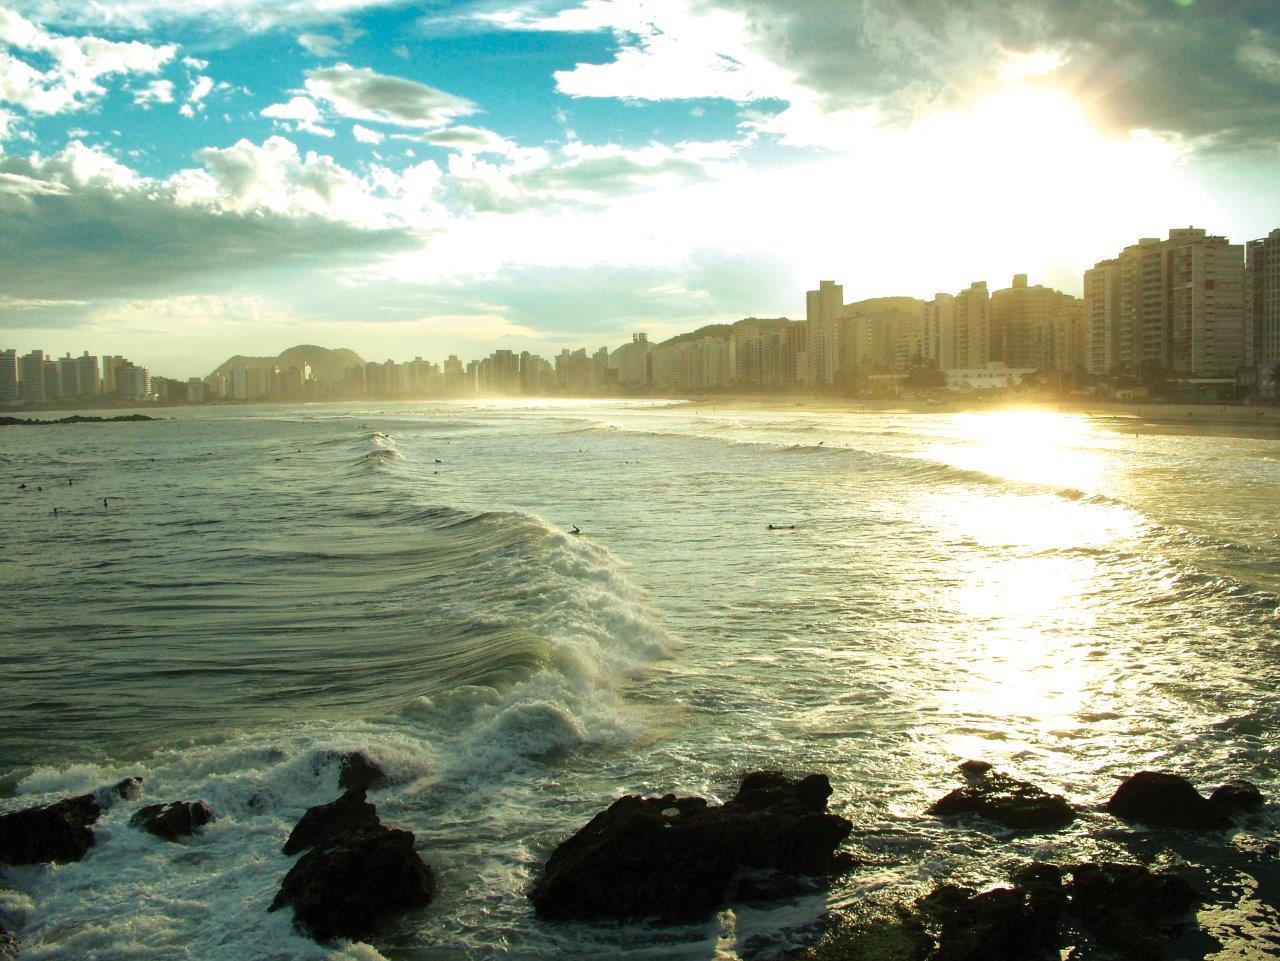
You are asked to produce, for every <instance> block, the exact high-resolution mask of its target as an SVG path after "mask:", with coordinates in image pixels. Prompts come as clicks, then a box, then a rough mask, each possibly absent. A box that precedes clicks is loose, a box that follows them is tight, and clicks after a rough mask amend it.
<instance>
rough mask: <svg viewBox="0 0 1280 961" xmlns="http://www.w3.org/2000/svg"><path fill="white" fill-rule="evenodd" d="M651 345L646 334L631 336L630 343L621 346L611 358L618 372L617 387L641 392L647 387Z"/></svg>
mask: <svg viewBox="0 0 1280 961" xmlns="http://www.w3.org/2000/svg"><path fill="white" fill-rule="evenodd" d="M651 349H652V345H651V344H650V343H649V335H648V334H632V335H631V343H629V344H623V345H622V346H621V347H619V348H618V349H617V350H616V351H614V356H613V358H612V362H613V365H614V366H615V367H616V368H617V370H618V385H619V386H620V387H623V388H625V389H627V390H643V389H644V388H646V387H648V386H649V383H650V379H649V352H650V350H651Z"/></svg>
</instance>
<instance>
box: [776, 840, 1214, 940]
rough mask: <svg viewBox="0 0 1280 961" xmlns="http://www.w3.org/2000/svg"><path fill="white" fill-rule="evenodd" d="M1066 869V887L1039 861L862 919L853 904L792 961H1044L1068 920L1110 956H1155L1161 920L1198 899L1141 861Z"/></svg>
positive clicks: (946, 887) (938, 889)
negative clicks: (989, 882) (986, 885)
mask: <svg viewBox="0 0 1280 961" xmlns="http://www.w3.org/2000/svg"><path fill="white" fill-rule="evenodd" d="M1069 871H1070V875H1071V881H1070V883H1069V884H1067V885H1065V886H1064V884H1063V877H1064V871H1063V869H1061V868H1059V867H1057V866H1055V865H1052V864H1040V863H1033V864H1029V865H1027V866H1026V867H1024V868H1022V869H1020V870H1019V871H1017V872H1015V873H1014V875H1013V877H1012V879H1011V881H1012V883H1011V885H1009V886H1008V887H999V888H995V889H993V890H990V891H983V892H977V891H974V890H973V889H972V888H963V887H958V886H956V885H954V884H941V885H939V886H938V887H936V888H934V890H933V892H932V893H930V894H929V895H927V896H926V897H923V898H920V899H919V900H918V901H916V902H915V904H913V905H907V904H897V905H895V906H894V907H893V909H892V910H885V909H884V908H883V907H880V908H873V910H872V913H871V914H870V916H869V917H868V916H866V915H865V912H863V911H862V908H861V905H860V904H858V903H855V904H854V905H852V906H851V907H850V909H849V911H848V912H846V913H843V914H842V915H841V916H838V917H837V919H836V922H835V923H834V924H833V925H832V926H831V928H830V929H829V931H828V933H827V935H826V936H825V937H824V938H823V939H822V941H820V942H819V943H818V944H816V945H815V946H814V947H813V948H811V949H809V950H808V951H806V952H804V953H802V954H801V955H800V956H799V959H797V961H800V959H803V961H925V959H926V958H927V959H928V961H1048V959H1049V958H1058V957H1059V956H1060V955H1061V954H1062V950H1061V949H1062V948H1063V947H1064V946H1065V945H1064V940H1065V939H1064V936H1063V934H1062V927H1063V920H1064V918H1067V917H1070V918H1071V919H1072V920H1073V921H1074V922H1075V925H1076V926H1078V928H1079V929H1080V930H1082V931H1083V932H1084V933H1085V934H1086V935H1087V936H1088V938H1089V939H1090V941H1092V942H1093V943H1094V944H1096V945H1098V946H1100V947H1101V948H1103V949H1104V950H1105V951H1106V952H1108V954H1109V955H1110V954H1117V955H1119V956H1121V957H1124V958H1131V959H1135V961H1160V959H1161V958H1162V957H1163V948H1162V945H1161V941H1160V938H1161V931H1160V926H1161V925H1163V924H1167V923H1168V922H1169V921H1176V919H1177V918H1178V917H1179V916H1180V915H1183V914H1185V913H1186V912H1187V911H1189V910H1190V909H1191V908H1192V907H1193V906H1194V905H1195V903H1196V901H1197V899H1198V896H1197V895H1196V893H1195V891H1194V890H1193V889H1192V888H1191V886H1190V885H1189V884H1187V883H1186V882H1185V881H1184V880H1182V879H1181V878H1179V877H1178V876H1176V875H1173V874H1169V873H1167V872H1158V871H1157V872H1153V871H1149V870H1148V869H1146V868H1144V867H1142V866H1141V865H1136V864H1111V863H1106V864H1093V863H1087V864H1080V865H1077V866H1076V867H1075V868H1071V869H1069ZM860 913H861V914H862V915H863V916H861V917H860V916H859V915H860ZM1072 957H1075V954H1074V953H1073V954H1072Z"/></svg>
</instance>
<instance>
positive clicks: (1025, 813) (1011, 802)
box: [929, 774, 1076, 831]
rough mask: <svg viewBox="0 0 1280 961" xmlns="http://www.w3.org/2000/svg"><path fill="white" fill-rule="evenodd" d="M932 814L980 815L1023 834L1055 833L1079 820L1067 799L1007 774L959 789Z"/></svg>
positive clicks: (937, 805)
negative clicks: (1076, 818) (1035, 832)
mask: <svg viewBox="0 0 1280 961" xmlns="http://www.w3.org/2000/svg"><path fill="white" fill-rule="evenodd" d="M929 813H930V814H934V815H937V816H938V817H956V816H958V815H962V814H976V815H979V816H980V817H984V818H986V819H987V820H989V821H995V822H996V823H998V824H1003V825H1004V826H1005V827H1010V828H1014V829H1016V830H1020V831H1053V830H1057V829H1058V828H1061V827H1065V826H1066V825H1068V824H1070V823H1071V822H1072V821H1074V820H1075V817H1076V812H1075V809H1074V808H1073V807H1072V806H1071V805H1070V804H1068V803H1067V801H1066V799H1065V798H1063V797H1061V796H1059V795H1057V794H1048V793H1046V792H1045V791H1042V790H1040V788H1038V787H1036V786H1035V785H1034V784H1031V783H1029V782H1027V781H1019V780H1018V779H1017V778H1012V777H1010V776H1009V775H1007V774H990V775H988V776H987V777H985V778H983V779H982V780H981V781H977V782H976V783H972V784H966V785H965V786H964V787H961V788H956V789H955V790H954V791H952V792H951V793H950V794H948V795H947V796H946V797H943V798H941V799H940V800H938V801H936V802H934V804H933V805H932V806H931V807H930V808H929Z"/></svg>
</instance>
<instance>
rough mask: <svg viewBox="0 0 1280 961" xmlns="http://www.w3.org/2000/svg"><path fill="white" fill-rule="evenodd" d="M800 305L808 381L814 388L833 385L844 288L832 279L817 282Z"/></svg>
mask: <svg viewBox="0 0 1280 961" xmlns="http://www.w3.org/2000/svg"><path fill="white" fill-rule="evenodd" d="M804 306H805V310H804V314H805V326H806V327H807V328H808V336H807V347H806V353H807V355H808V362H809V368H810V379H811V382H812V383H813V384H815V385H818V386H823V385H830V384H834V383H835V382H836V375H837V374H838V373H839V371H840V314H841V312H842V311H843V309H844V287H843V286H842V285H840V284H837V283H836V282H835V281H834V280H823V281H819V282H818V289H817V290H810V291H808V292H807V293H806V294H805V299H804Z"/></svg>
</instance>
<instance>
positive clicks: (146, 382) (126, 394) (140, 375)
mask: <svg viewBox="0 0 1280 961" xmlns="http://www.w3.org/2000/svg"><path fill="white" fill-rule="evenodd" d="M115 373H116V394H117V395H119V396H120V397H121V398H122V399H124V400H132V401H142V400H146V399H147V398H148V397H150V396H151V371H149V370H147V369H146V368H145V367H139V366H137V365H136V364H130V363H128V362H126V363H124V364H121V365H120V366H119V367H117V368H116V372H115Z"/></svg>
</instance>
